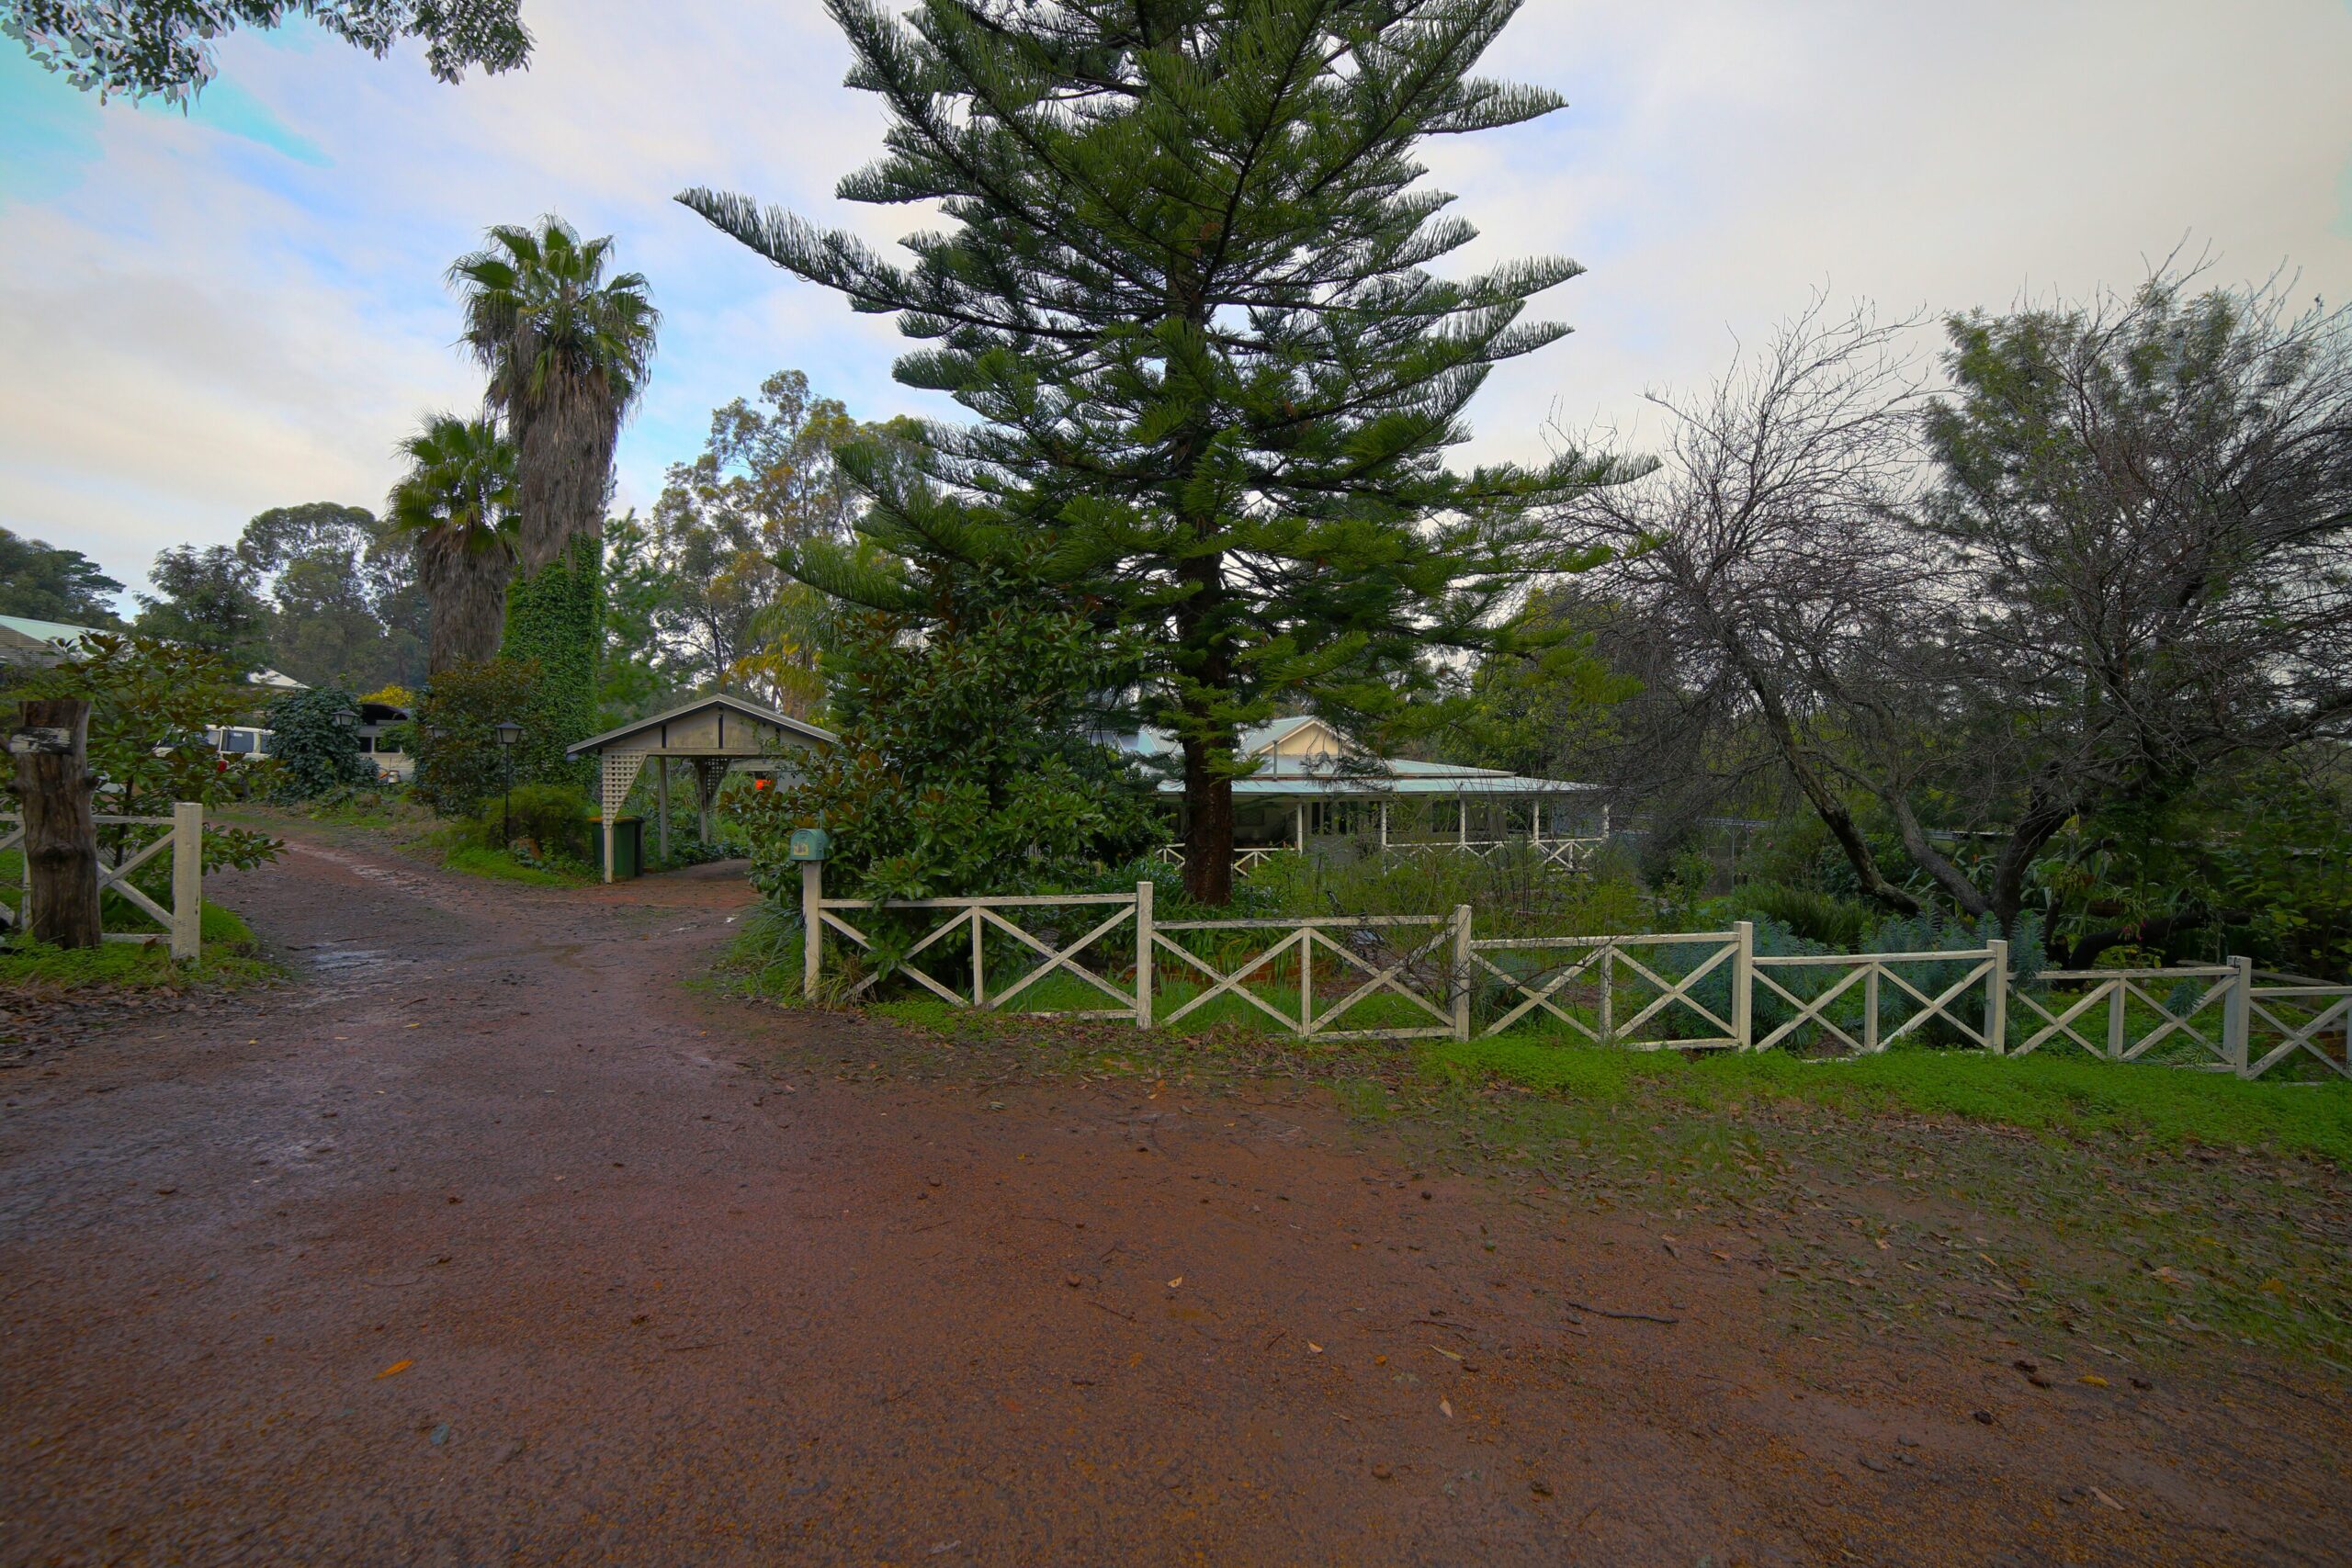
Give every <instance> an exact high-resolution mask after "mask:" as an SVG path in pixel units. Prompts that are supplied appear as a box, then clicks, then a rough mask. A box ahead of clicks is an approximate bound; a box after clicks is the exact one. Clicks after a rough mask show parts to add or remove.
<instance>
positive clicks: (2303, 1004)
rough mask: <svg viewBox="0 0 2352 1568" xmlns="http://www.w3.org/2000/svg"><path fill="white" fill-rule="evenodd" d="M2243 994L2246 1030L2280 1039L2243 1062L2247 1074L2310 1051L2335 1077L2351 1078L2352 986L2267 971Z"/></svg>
mask: <svg viewBox="0 0 2352 1568" xmlns="http://www.w3.org/2000/svg"><path fill="white" fill-rule="evenodd" d="M2245 998H2246V1000H2245V1010H2246V1024H2247V1029H2246V1032H2247V1034H2248V1035H2249V1036H2252V1035H2256V1034H2261V1033H2272V1034H2275V1035H2276V1037H2277V1040H2278V1043H2277V1044H2276V1045H2273V1046H2272V1047H2271V1048H2270V1049H2269V1050H2267V1051H2266V1052H2264V1053H2263V1054H2262V1055H2260V1056H2258V1057H2255V1058H2253V1059H2252V1060H2250V1061H2248V1062H2247V1063H2246V1064H2245V1076H2246V1077H2250V1078H2254V1077H2261V1076H2262V1075H2263V1074H2265V1073H2267V1072H2268V1071H2269V1070H2270V1069H2271V1068H2273V1067H2275V1066H2278V1065H2279V1064H2280V1063H2282V1062H2285V1061H2287V1060H2288V1059H2289V1058H2290V1057H2294V1056H2298V1055H2308V1056H2309V1057H2311V1058H2312V1060H2313V1061H2315V1062H2317V1063H2319V1064H2320V1065H2321V1066H2324V1067H2325V1068H2326V1069H2327V1070H2328V1071H2329V1072H2332V1073H2334V1074H2335V1076H2336V1077H2346V1078H2352V986H2330V985H2325V984H2323V983H2321V982H2319V981H2307V980H2301V979H2298V978H2296V977H2294V976H2277V977H2276V978H2271V977H2267V976H2266V978H2265V982H2264V983H2259V984H2254V985H2249V986H2247V987H2246V988H2245ZM2331 1036H2332V1037H2333V1039H2334V1041H2335V1045H2334V1048H2333V1049H2332V1050H2331V1048H2330V1046H2329V1044H2328V1041H2329V1039H2330V1037H2331Z"/></svg>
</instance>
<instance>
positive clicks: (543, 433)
mask: <svg viewBox="0 0 2352 1568" xmlns="http://www.w3.org/2000/svg"><path fill="white" fill-rule="evenodd" d="M484 238H485V241H486V242H487V243H485V244H484V245H483V247H482V248H481V250H479V251H476V252H474V253H472V254H469V255H463V256H460V257H458V259H457V261H455V262H454V263H452V264H451V265H450V267H449V281H450V282H451V283H452V284H453V285H455V286H456V287H457V288H458V296H459V299H460V302H461V303H462V305H463V308H464V310H465V332H464V334H463V341H464V343H465V344H466V346H467V347H468V348H469V350H471V351H472V353H473V355H474V358H475V359H476V360H477V361H478V362H479V363H480V364H481V367H482V369H483V370H484V371H485V372H486V373H487V374H488V376H489V381H490V384H489V386H488V387H487V388H486V389H485V393H484V395H485V400H486V401H487V403H488V405H489V407H490V408H491V409H492V411H493V412H495V413H497V414H498V415H499V416H500V417H501V418H502V419H503V421H504V423H505V431H506V434H507V437H508V438H509V439H510V440H511V441H513V443H514V445H515V517H516V531H515V555H516V558H517V560H518V561H519V562H520V563H521V566H522V569H523V571H524V573H525V574H526V575H536V574H537V573H538V572H540V571H542V570H545V569H546V568H547V567H548V565H550V564H551V563H553V562H554V561H555V560H556V559H557V558H559V557H560V556H561V555H562V554H563V553H564V550H565V548H566V547H568V546H570V545H571V543H572V542H573V541H574V540H575V539H578V538H581V537H582V536H594V534H595V533H596V531H597V528H598V526H599V525H601V524H602V522H603V521H604V515H605V495H606V492H607V491H609V490H610V488H611V485H612V469H613V447H614V445H615V443H616V442H617V441H618V440H619V438H620V427H621V421H622V419H623V417H624V416H625V415H626V414H627V413H628V410H629V408H630V406H631V405H632V404H634V403H635V402H636V400H638V398H639V396H641V395H642V394H643V392H644V390H645V379H646V374H647V370H648V367H649V365H650V361H651V359H652V356H653V340H654V334H655V331H656V328H657V326H658V324H659V322H660V321H661V315H660V312H658V311H656V310H654V309H653V303H652V300H651V299H650V296H649V294H648V291H647V288H646V282H645V279H644V278H643V277H641V276H639V275H638V274H636V273H633V272H627V273H619V274H616V275H614V276H609V277H608V276H605V269H606V267H607V266H608V265H610V263H611V260H612V252H613V242H612V239H611V237H610V236H606V237H605V238H603V239H598V240H583V239H582V238H581V237H580V235H579V233H578V232H577V231H574V230H573V229H572V228H571V225H570V224H568V223H566V222H564V221H563V220H561V219H560V218H556V217H553V216H549V217H547V218H543V219H541V220H539V224H538V226H537V228H535V229H526V228H522V227H519V226H516V225H514V224H499V225H496V226H494V227H492V229H491V230H490V231H489V232H488V233H487V234H486V235H485V236H484ZM589 656H590V657H591V659H593V658H594V647H593V645H592V647H591V648H590V649H589ZM553 673H554V671H550V674H551V675H552V674H553ZM559 679H560V678H559Z"/></svg>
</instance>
